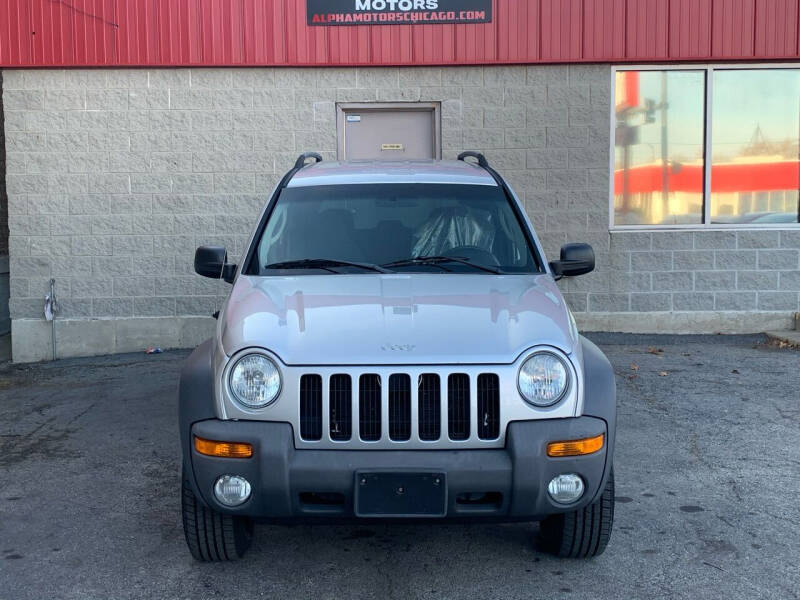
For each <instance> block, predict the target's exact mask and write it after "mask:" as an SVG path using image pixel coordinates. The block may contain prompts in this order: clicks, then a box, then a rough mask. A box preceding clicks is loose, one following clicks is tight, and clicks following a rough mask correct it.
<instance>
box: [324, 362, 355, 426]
mask: <svg viewBox="0 0 800 600" xmlns="http://www.w3.org/2000/svg"><path fill="white" fill-rule="evenodd" d="M330 386H331V387H330V394H329V395H330V420H331V439H332V440H336V441H340V442H341V441H346V440H349V439H350V436H351V435H352V433H353V400H352V398H353V390H352V383H351V381H350V375H331V383H330Z"/></svg>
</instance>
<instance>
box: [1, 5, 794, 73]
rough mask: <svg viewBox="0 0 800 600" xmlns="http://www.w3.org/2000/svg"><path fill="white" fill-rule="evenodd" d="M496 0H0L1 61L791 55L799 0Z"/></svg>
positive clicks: (367, 61)
mask: <svg viewBox="0 0 800 600" xmlns="http://www.w3.org/2000/svg"><path fill="white" fill-rule="evenodd" d="M493 2H494V6H493V22H492V23H487V24H474V25H396V26H395V25H391V26H390V25H381V26H360V27H308V26H307V25H306V15H305V0H0V3H1V4H2V10H0V65H2V66H9V67H13V66H41V67H47V66H111V65H119V66H161V65H163V66H191V65H277V66H282V65H423V64H484V63H536V62H601V61H607V62H646V61H659V60H737V59H756V60H763V59H766V58H789V59H790V58H796V57H798V56H799V55H800V39H799V37H798V19H799V18H800V14H798V2H800V0H493Z"/></svg>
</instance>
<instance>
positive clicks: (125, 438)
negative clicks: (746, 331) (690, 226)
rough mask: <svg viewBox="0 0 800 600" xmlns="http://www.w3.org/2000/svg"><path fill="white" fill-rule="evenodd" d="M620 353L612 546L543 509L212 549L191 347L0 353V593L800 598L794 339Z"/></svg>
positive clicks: (667, 340) (654, 345) (602, 340)
mask: <svg viewBox="0 0 800 600" xmlns="http://www.w3.org/2000/svg"><path fill="white" fill-rule="evenodd" d="M590 337H591V338H592V339H593V340H594V341H596V342H597V343H599V345H600V346H601V348H602V349H603V350H604V351H605V352H606V353H607V355H608V356H609V358H610V359H611V362H612V363H613V365H614V368H615V371H616V373H617V387H618V407H619V424H618V430H617V449H616V461H615V469H616V480H617V503H616V522H615V529H614V533H613V535H612V538H611V542H610V544H609V547H608V549H607V550H606V553H605V554H604V555H603V556H601V557H599V558H596V559H593V560H584V561H581V560H560V559H557V558H554V557H551V556H550V555H548V554H546V553H544V552H542V551H540V549H539V546H538V542H537V537H536V534H537V526H536V525H535V524H526V523H522V524H507V525H485V524H480V525H443V524H421V525H404V524H399V525H398V524H391V525H389V524H387V525H379V526H374V525H368V526H365V525H359V524H354V525H297V526H292V527H285V526H273V525H258V526H257V527H256V540H255V543H254V545H253V548H252V549H251V550H250V552H249V553H248V554H247V556H246V557H245V558H244V559H243V560H241V561H239V562H237V563H230V564H201V563H196V562H194V561H193V560H192V558H191V557H190V555H189V552H188V551H187V549H186V546H185V543H184V539H183V531H182V527H181V518H180V501H179V487H180V478H179V468H180V450H179V444H178V434H177V428H176V412H177V399H176V389H177V382H178V373H179V370H180V367H181V364H182V363H183V361H184V360H185V358H186V356H187V352H167V353H165V354H161V355H150V356H148V355H145V354H143V353H142V354H136V355H121V356H112V357H102V358H88V359H70V360H62V361H58V362H56V363H50V364H40V365H6V366H5V367H2V368H0V598H2V599H3V600H5V599H9V600H11V599H13V600H17V599H20V600H22V599H27V598H36V599H44V598H46V599H50V598H81V599H85V598H98V599H99V598H102V599H116V598H158V599H162V598H191V599H192V600H200V599H202V598H221V597H226V598H258V597H269V598H281V599H284V598H313V599H314V600H321V599H323V598H337V599H341V598H380V599H386V598H399V599H402V600H408V599H411V598H582V599H583V598H692V599H695V598H725V599H726V600H731V599H734V598H748V599H752V598H770V599H773V598H779V599H783V598H798V597H799V596H800V568H798V559H799V558H800V503H798V496H800V394H798V390H799V389H800V351H798V350H797V349H793V348H790V347H786V345H781V344H778V343H775V342H769V341H768V339H767V338H766V337H764V336H644V335H636V336H634V335H619V334H593V335H590Z"/></svg>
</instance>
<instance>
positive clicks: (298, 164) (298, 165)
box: [278, 152, 322, 190]
mask: <svg viewBox="0 0 800 600" xmlns="http://www.w3.org/2000/svg"><path fill="white" fill-rule="evenodd" d="M309 158H313V159H314V163H315V164H316V163H318V162H322V155H320V154H319V153H318V152H303V153H302V154H301V155H300V156H298V157H297V160H296V161H294V166H293V167H292V168H291V170H290V171H289V172H288V173H286V175H284V176H283V179H281V181H280V183H279V184H278V189H279V190H282V189H283V188H285V187H286V186H287V185H289V182H290V181H291V180H292V177H294V175H295V173H297V172H298V171H299V170H300V169H302V168H303V167H305V166H306V161H307V160H308V159H309Z"/></svg>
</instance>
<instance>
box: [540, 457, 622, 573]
mask: <svg viewBox="0 0 800 600" xmlns="http://www.w3.org/2000/svg"><path fill="white" fill-rule="evenodd" d="M613 525H614V471H613V469H612V471H611V473H610V474H609V476H608V481H607V482H606V486H605V488H604V489H603V493H602V495H601V496H600V498H599V499H598V500H597V501H596V502H594V503H592V504H589V505H588V506H585V507H584V508H580V509H578V510H576V511H573V512H568V513H562V514H558V515H553V516H551V517H547V518H546V519H545V520H544V521H542V522H541V535H542V538H543V540H544V543H545V547H546V548H547V550H548V551H550V552H552V553H553V554H555V555H556V556H559V557H561V558H590V557H593V556H600V555H601V554H602V553H603V551H604V550H605V549H606V546H607V545H608V541H609V539H610V538H611V529H612V527H613Z"/></svg>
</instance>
